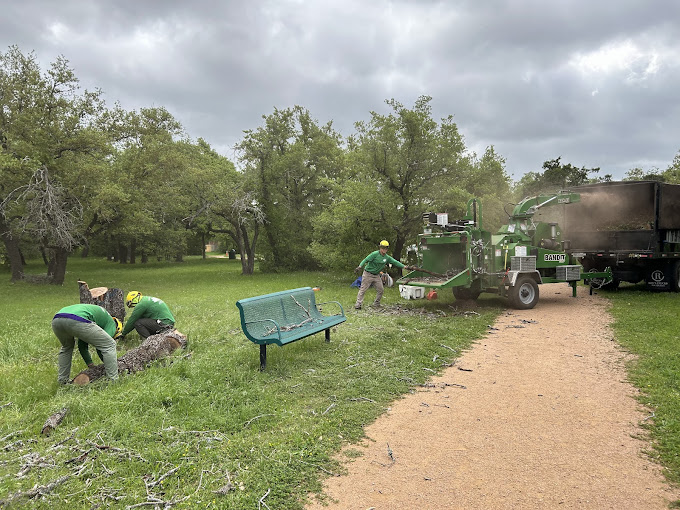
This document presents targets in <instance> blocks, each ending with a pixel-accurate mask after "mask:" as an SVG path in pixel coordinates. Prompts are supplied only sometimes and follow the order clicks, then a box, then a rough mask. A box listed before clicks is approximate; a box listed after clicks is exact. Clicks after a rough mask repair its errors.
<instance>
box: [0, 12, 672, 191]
mask: <svg viewBox="0 0 680 510" xmlns="http://www.w3.org/2000/svg"><path fill="white" fill-rule="evenodd" d="M679 18H680V2H675V1H672V0H668V1H630V0H628V1H618V2H593V1H585V0H583V1H581V0H569V1H567V0H563V1H560V0H556V1H550V2H546V1H543V0H540V1H539V0H534V1H527V0H514V1H489V2H479V1H448V2H437V1H415V0H414V1H407V0H402V1H399V0H395V1H387V0H376V1H373V2H359V1H356V0H354V1H353V0H345V1H342V2H337V1H327V2H312V1H306V0H288V1H286V0H270V1H252V2H236V1H212V2H210V1H195V2H191V3H189V2H184V1H148V0H147V1H139V0H138V1H136V2H132V1H115V2H114V1H108V2H104V1H98V2H91V1H86V0H80V1H78V0H64V1H61V2H52V1H44V2H43V1H31V0H29V1H25V2H21V3H19V2H13V3H12V5H10V6H5V7H4V12H3V16H2V18H1V19H0V48H1V49H3V50H4V49H6V48H7V47H8V46H9V45H11V44H17V45H18V46H19V47H20V49H21V50H22V51H24V52H28V51H32V50H34V51H35V53H36V56H37V57H38V59H39V60H40V62H41V63H42V64H43V66H44V68H46V67H47V65H48V64H49V63H50V62H52V61H53V60H54V59H55V58H56V57H57V56H58V55H63V56H65V57H66V58H67V59H68V60H69V61H70V62H71V65H72V67H73V68H74V70H75V72H76V75H77V76H78V77H79V78H80V80H81V83H82V85H83V86H84V87H86V88H89V89H92V88H95V87H99V88H101V89H102V90H103V91H104V92H105V97H106V99H107V101H108V102H109V103H113V102H116V101H119V102H120V103H121V105H122V106H123V107H124V108H127V109H138V108H140V107H146V106H163V107H165V108H167V109H168V110H169V111H170V112H171V113H172V114H173V115H174V116H175V117H176V118H177V119H178V120H179V121H180V122H182V124H183V125H184V127H185V129H186V131H187V133H188V135H189V136H191V137H192V138H194V139H195V138H198V137H202V138H204V139H206V140H207V141H208V142H209V143H210V144H211V145H213V147H215V148H216V149H217V150H219V151H220V152H222V153H224V154H225V155H227V156H229V157H233V150H232V148H233V145H234V144H235V143H236V142H237V141H239V140H240V139H241V138H242V135H243V130H247V129H254V128H257V127H258V126H259V125H260V124H261V117H262V115H268V114H270V113H272V111H273V109H274V108H279V109H281V108H287V107H290V106H293V105H296V104H297V105H301V106H304V107H306V108H308V109H309V110H310V112H311V113H312V115H313V116H314V117H315V118H316V119H317V120H318V121H319V122H321V123H326V122H328V121H331V120H332V121H333V124H334V126H335V127H336V129H338V130H339V131H340V132H341V133H342V134H343V135H345V136H347V135H349V134H351V133H352V132H353V125H354V123H355V122H356V121H360V120H367V119H368V118H369V117H370V111H378V112H381V113H386V112H388V108H387V106H386V105H385V104H384V101H385V100H386V99H390V98H395V99H396V100H398V101H399V102H401V103H403V104H404V105H405V106H407V107H411V106H412V105H413V103H414V101H415V100H416V99H417V97H418V96H420V95H422V94H426V95H430V96H432V98H433V100H432V107H433V114H434V116H435V118H437V119H438V118H441V117H446V116H448V115H454V119H455V121H456V123H457V124H458V127H459V129H460V131H461V133H462V134H463V135H464V137H465V140H466V143H467V145H468V147H469V148H470V150H472V151H475V152H477V153H478V154H481V153H482V152H483V151H484V149H485V148H486V147H487V146H489V145H494V146H495V148H496V152H497V153H499V154H500V155H502V156H504V157H505V158H506V160H507V170H508V172H509V173H510V174H511V175H512V176H513V177H514V178H516V179H518V178H519V177H521V175H522V174H523V173H525V172H527V171H539V170H540V168H541V165H542V163H543V161H546V160H549V159H553V158H556V157H558V156H562V160H563V161H564V162H569V163H572V164H574V165H575V166H586V167H589V168H591V167H598V166H599V167H601V168H602V170H601V172H600V174H601V175H604V174H605V173H613V174H614V176H615V177H617V178H620V177H622V176H623V174H624V173H625V172H626V171H627V170H629V169H631V168H633V167H643V168H645V169H651V168H654V167H658V168H661V169H664V168H666V167H667V166H668V165H669V164H670V163H671V161H672V159H673V156H674V155H675V154H676V153H677V151H678V150H679V149H680V142H679V141H678V140H679V139H680V136H679V133H678V131H679V130H680V127H679V123H677V122H676V119H677V118H678V114H680V111H678V108H679V107H678V106H677V101H676V100H675V94H676V92H675V90H676V89H677V86H678V83H679V78H680V58H679V57H678V55H680V52H679V51H678V50H679V49H680V48H678V46H679V45H680V43H679V41H680V33H679V30H680V29H679V28H678V24H677V23H676V22H675V20H677V19H679Z"/></svg>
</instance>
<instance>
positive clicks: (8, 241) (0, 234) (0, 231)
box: [0, 214, 24, 282]
mask: <svg viewBox="0 0 680 510" xmlns="http://www.w3.org/2000/svg"><path fill="white" fill-rule="evenodd" d="M0 238H2V242H3V243H4V245H5V251H6V252H7V258H8V259H9V265H10V268H11V269H12V278H11V279H10V280H11V281H13V282H17V281H19V280H23V278H24V266H23V264H22V263H21V252H20V251H19V241H18V240H17V238H16V237H13V236H12V233H11V232H10V231H9V226H8V225H7V224H6V223H5V220H4V219H3V216H2V215H1V214H0Z"/></svg>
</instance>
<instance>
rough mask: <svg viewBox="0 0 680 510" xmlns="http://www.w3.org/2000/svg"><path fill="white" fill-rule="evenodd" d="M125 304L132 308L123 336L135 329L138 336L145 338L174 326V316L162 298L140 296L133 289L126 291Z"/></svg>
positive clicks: (139, 293)
mask: <svg viewBox="0 0 680 510" xmlns="http://www.w3.org/2000/svg"><path fill="white" fill-rule="evenodd" d="M125 304H126V305H127V307H128V308H134V310H133V311H132V313H131V314H130V317H128V320H127V322H126V323H125V327H124V328H123V336H125V335H127V334H128V333H129V332H130V331H132V330H133V329H135V330H136V331H137V333H139V336H141V337H142V338H147V337H149V336H151V335H157V334H158V333H162V332H163V331H168V330H171V329H173V328H174V327H175V317H174V316H173V315H172V312H171V311H170V308H168V305H166V304H165V302H164V301H163V300H162V299H158V298H156V297H151V296H142V293H141V292H139V291H136V290H133V291H131V292H128V295H127V297H126V298H125Z"/></svg>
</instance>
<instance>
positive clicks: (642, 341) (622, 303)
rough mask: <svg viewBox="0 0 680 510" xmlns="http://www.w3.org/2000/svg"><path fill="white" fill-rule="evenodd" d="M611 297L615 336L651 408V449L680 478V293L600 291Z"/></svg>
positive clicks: (670, 473) (647, 422) (628, 289)
mask: <svg viewBox="0 0 680 510" xmlns="http://www.w3.org/2000/svg"><path fill="white" fill-rule="evenodd" d="M602 295H604V296H606V297H607V298H608V299H610V300H611V301H612V304H613V306H612V314H613V315H614V318H615V321H614V324H613V327H614V332H615V336H616V339H617V341H618V342H619V343H620V344H621V346H623V348H625V349H626V350H628V351H630V352H632V353H633V354H635V355H636V357H637V359H636V360H635V361H634V362H631V363H630V365H629V378H630V381H631V382H632V383H633V384H635V386H637V387H638V388H640V390H641V397H640V401H641V402H642V403H643V404H645V405H646V406H648V407H649V408H650V419H648V420H645V421H644V422H643V425H644V426H645V427H646V428H647V429H648V430H649V433H650V437H651V440H652V446H653V449H651V448H650V451H649V453H650V455H652V456H653V457H656V458H657V460H658V461H659V462H660V463H661V464H662V465H663V466H665V468H666V477H667V478H668V480H669V481H671V482H673V483H675V484H678V483H680V294H675V293H654V292H647V291H645V290H644V286H642V285H629V286H622V287H621V288H620V289H619V290H618V291H616V292H602Z"/></svg>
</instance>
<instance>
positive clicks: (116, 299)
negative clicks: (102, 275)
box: [78, 280, 125, 322]
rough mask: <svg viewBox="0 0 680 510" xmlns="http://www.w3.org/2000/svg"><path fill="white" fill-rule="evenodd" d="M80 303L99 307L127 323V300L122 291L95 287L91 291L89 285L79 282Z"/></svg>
mask: <svg viewBox="0 0 680 510" xmlns="http://www.w3.org/2000/svg"><path fill="white" fill-rule="evenodd" d="M78 290H79V291H80V302H81V303H84V304H87V305H99V306H101V307H102V308H103V309H104V310H106V311H107V312H109V313H110V314H111V316H112V317H116V318H117V319H120V321H121V322H124V321H125V300H124V299H123V291H122V290H121V289H109V288H108V287H95V288H94V289H90V288H89V287H88V286H87V283H85V282H83V281H80V280H79V281H78Z"/></svg>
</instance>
